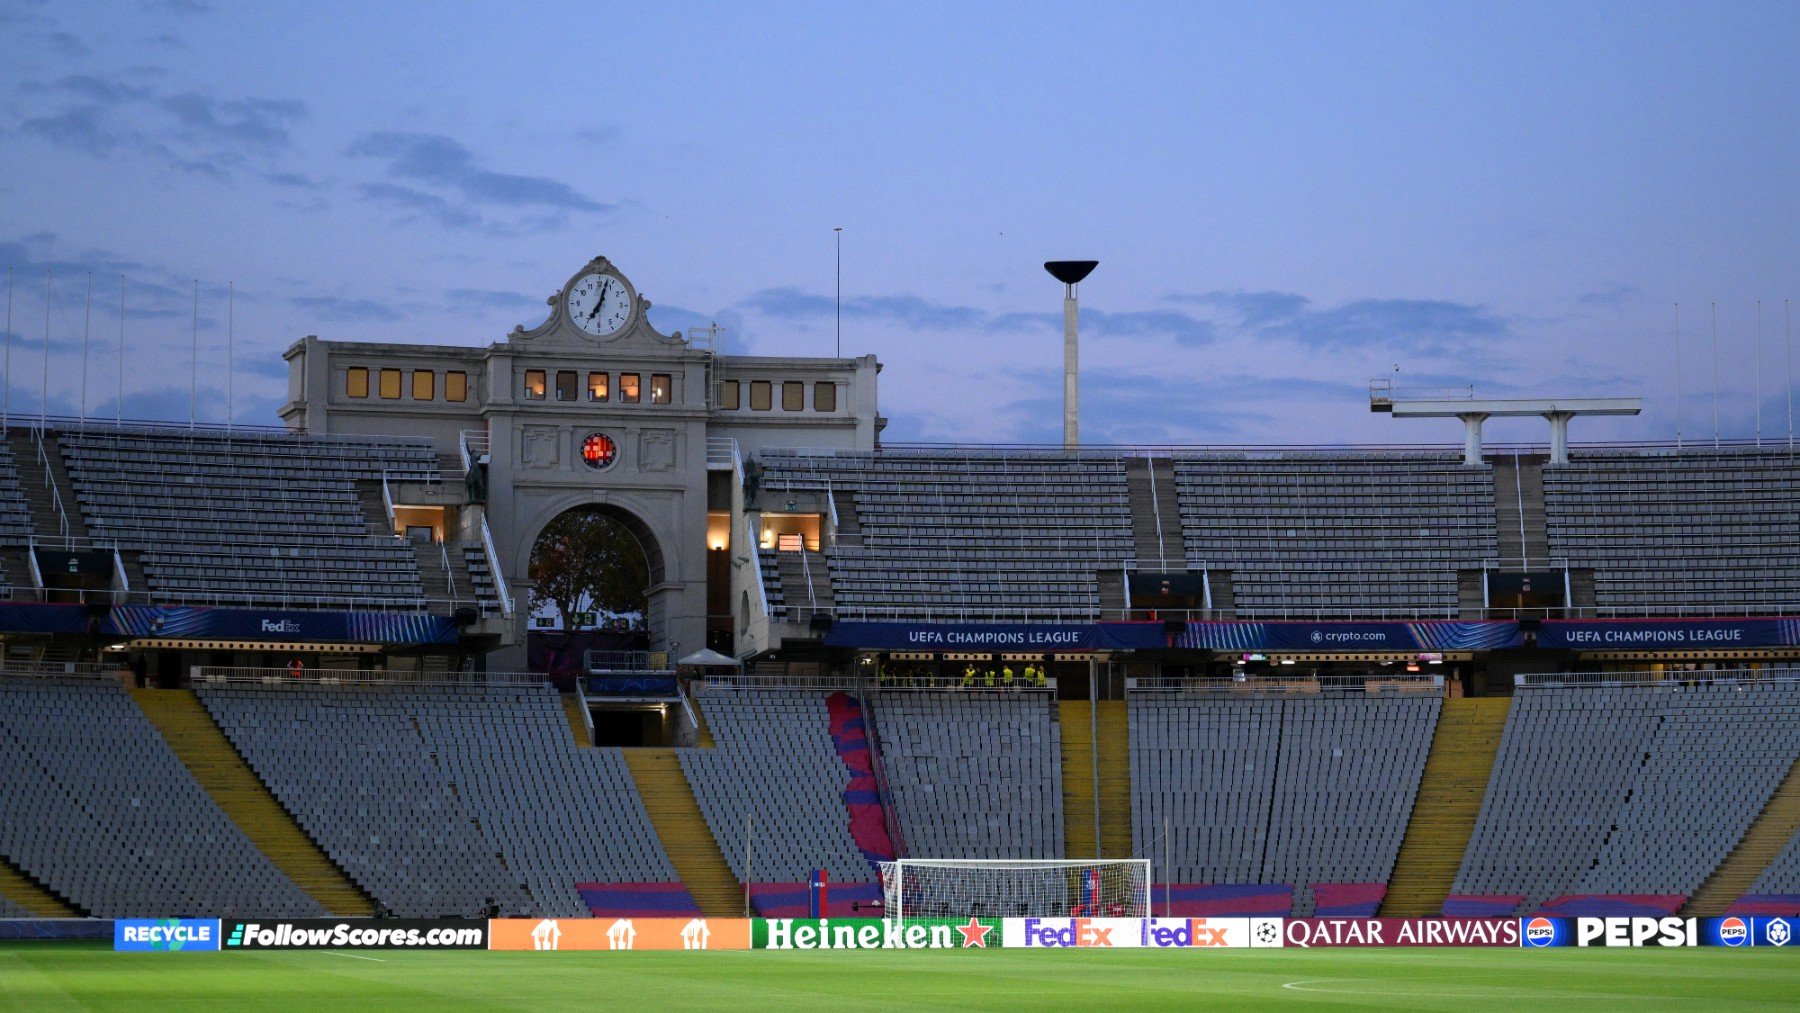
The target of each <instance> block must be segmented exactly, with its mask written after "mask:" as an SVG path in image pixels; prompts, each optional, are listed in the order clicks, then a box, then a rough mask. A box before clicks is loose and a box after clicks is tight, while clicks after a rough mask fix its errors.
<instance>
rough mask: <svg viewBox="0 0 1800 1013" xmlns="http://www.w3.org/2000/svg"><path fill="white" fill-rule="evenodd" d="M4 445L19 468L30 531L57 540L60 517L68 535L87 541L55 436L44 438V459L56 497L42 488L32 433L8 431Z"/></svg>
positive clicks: (79, 508) (42, 479) (60, 524)
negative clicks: (65, 520)
mask: <svg viewBox="0 0 1800 1013" xmlns="http://www.w3.org/2000/svg"><path fill="white" fill-rule="evenodd" d="M6 442H7V445H8V446H9V447H10V448H12V453H13V460H14V461H15V462H16V463H17V464H18V468H19V485H20V486H21V487H23V489H24V490H25V503H26V505H27V506H29V507H30V508H31V529H32V531H34V532H36V533H37V536H38V537H39V538H60V537H62V533H63V531H62V517H63V516H67V517H68V519H69V535H70V536H71V537H74V538H86V537H87V536H88V530H87V523H86V522H85V521H83V520H82V519H81V507H80V506H79V505H78V504H77V503H76V502H75V483H74V482H73V481H71V480H70V479H69V472H68V469H67V468H65V467H63V459H62V447H61V445H60V444H58V443H57V440H56V433H55V432H54V431H51V432H46V433H45V434H44V455H45V457H46V459H47V460H48V461H49V464H50V467H49V474H50V482H51V484H52V485H54V486H55V487H56V496H52V495H51V493H50V486H47V485H45V484H44V472H45V469H44V462H42V461H39V460H38V451H37V444H36V443H34V442H32V439H31V431H30V430H28V429H8V430H7V431H6ZM57 497H60V498H61V501H62V507H63V510H62V513H58V512H57V509H56V505H55V504H56V500H57ZM27 580H29V577H28V578H27Z"/></svg>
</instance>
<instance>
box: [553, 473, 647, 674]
mask: <svg viewBox="0 0 1800 1013" xmlns="http://www.w3.org/2000/svg"><path fill="white" fill-rule="evenodd" d="M528 577H529V580H530V586H531V595H530V602H529V606H530V612H531V616H532V620H531V628H532V630H533V631H534V633H533V634H532V635H533V637H534V638H541V639H542V640H543V642H542V643H540V644H538V645H535V647H534V650H533V652H532V653H533V654H534V655H537V657H538V659H539V663H541V664H542V665H543V666H544V668H545V670H546V671H549V672H551V673H552V674H555V675H573V674H574V671H575V670H576V669H577V668H578V667H579V666H580V664H581V660H582V658H583V657H584V655H585V653H586V652H587V651H591V650H597V651H611V652H633V651H635V652H641V651H646V650H648V649H649V646H650V630H651V601H650V594H651V589H653V588H655V587H657V586H658V585H659V584H660V583H661V582H662V577H663V555H662V548H661V545H660V544H659V543H658V541H657V539H656V536H655V535H654V534H653V533H652V532H651V530H650V527H649V525H647V524H646V523H644V521H643V520H642V519H641V518H640V517H638V516H637V515H636V514H633V513H632V512H630V511H628V510H624V509H621V508H619V507H617V506H613V505H611V504H605V503H595V504H583V505H580V506H576V507H572V508H570V509H567V510H564V511H563V512H561V513H559V514H557V515H556V516H555V517H554V518H552V519H551V520H550V521H549V523H547V524H545V525H544V527H543V529H542V530H541V531H539V532H538V535H537V538H536V539H535V540H533V542H532V546H531V555H530V561H529V563H528ZM546 627H548V628H549V629H552V630H554V631H555V634H554V635H544V634H543V633H542V631H544V630H545V629H546Z"/></svg>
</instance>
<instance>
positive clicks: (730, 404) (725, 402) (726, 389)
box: [719, 380, 743, 411]
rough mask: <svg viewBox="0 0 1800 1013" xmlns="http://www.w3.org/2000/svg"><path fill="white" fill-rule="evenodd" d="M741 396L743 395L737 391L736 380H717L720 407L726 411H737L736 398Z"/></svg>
mask: <svg viewBox="0 0 1800 1013" xmlns="http://www.w3.org/2000/svg"><path fill="white" fill-rule="evenodd" d="M742 396H743V395H742V394H741V393H740V392H739V387H738V382H737V381H736V380H721V381H719V407H720V408H724V409H726V410H727V411H737V409H738V407H739V403H738V398H740V397H742Z"/></svg>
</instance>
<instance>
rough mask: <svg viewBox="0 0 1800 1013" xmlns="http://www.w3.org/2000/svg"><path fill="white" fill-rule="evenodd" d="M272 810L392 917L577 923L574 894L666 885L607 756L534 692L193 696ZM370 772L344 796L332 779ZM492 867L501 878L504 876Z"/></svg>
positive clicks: (639, 811)
mask: <svg viewBox="0 0 1800 1013" xmlns="http://www.w3.org/2000/svg"><path fill="white" fill-rule="evenodd" d="M199 695H200V698H201V701H202V702H203V703H205V704H206V706H207V707H208V708H209V709H210V710H211V711H212V713H213V715H214V717H215V718H216V719H217V720H218V721H219V724H220V725H221V727H223V728H224V729H225V731H226V734H227V735H229V736H230V737H231V738H232V740H233V741H234V742H236V743H237V745H238V748H239V750H240V751H242V752H243V753H244V754H245V756H246V757H247V758H248V759H249V760H250V762H251V765H252V766H253V767H255V768H256V770H257V772H258V774H259V775H260V776H261V777H262V778H263V780H264V781H265V782H266V783H268V784H269V785H270V787H271V789H272V790H274V791H275V793H276V795H277V796H278V797H280V798H281V799H282V801H283V804H284V805H286V806H287V808H288V809H289V810H290V811H291V812H293V813H294V815H295V817H296V818H297V819H298V820H299V821H300V822H301V824H302V825H303V826H305V827H306V828H307V829H308V831H309V832H310V833H311V834H312V835H313V836H314V837H315V838H316V839H318V840H319V841H320V842H321V844H322V845H323V846H324V847H325V848H326V850H327V852H329V853H330V854H331V855H332V857H333V858H334V859H335V860H336V861H337V862H338V864H339V865H340V866H342V867H343V868H344V869H345V871H347V872H349V873H350V875H351V876H352V877H353V878H355V879H356V880H357V881H358V883H359V884H361V885H362V886H363V888H364V889H365V890H367V891H368V892H369V893H370V895H371V896H373V897H375V898H376V899H377V900H379V901H380V902H382V903H383V904H385V905H386V906H387V907H388V908H389V909H390V910H392V911H394V912H395V913H396V914H402V915H407V914H417V915H441V914H458V913H473V912H474V911H477V910H479V909H480V908H482V907H483V906H485V904H486V901H487V899H488V898H490V897H491V898H493V899H495V901H497V902H498V903H499V905H500V906H501V908H502V909H503V910H508V911H518V912H520V913H523V914H543V915H551V916H557V917H574V916H579V915H585V914H587V913H589V907H588V905H587V903H586V902H585V901H584V900H583V898H582V896H581V893H580V890H579V888H578V885H577V884H588V883H601V884H604V883H621V882H668V881H671V880H673V879H674V878H675V875H674V870H673V869H672V868H671V867H670V866H669V863H668V859H667V857H666V856H665V855H664V854H663V853H662V849H661V846H660V844H659V843H658V842H657V840H656V836H655V833H654V831H653V830H651V828H650V823H649V819H648V817H647V816H646V815H645V814H644V809H643V804H642V802H640V801H639V799H638V797H637V794H636V792H635V790H634V789H633V787H632V784H631V781H630V778H629V776H628V775H627V774H626V772H625V769H624V762H623V760H622V759H621V758H620V757H619V755H618V751H617V750H609V749H581V748H578V747H576V746H575V745H574V744H573V743H572V742H571V741H570V738H569V731H568V725H567V723H566V720H565V718H564V716H563V714H562V709H561V704H560V701H559V700H558V698H557V697H556V694H555V693H554V692H553V691H552V690H550V689H549V688H548V687H544V686H511V687H499V686H488V687H465V686H436V687H409V688H398V687H384V688H374V689H361V690H352V689H343V688H321V689H312V688H296V687H282V688H277V689H269V690H264V689H240V688H234V687H228V688H203V689H201V690H200V692H199ZM345 762H360V765H361V768H362V769H364V770H367V771H368V772H369V777H368V778H367V781H366V783H364V784H359V785H358V787H357V790H356V793H355V795H354V796H353V798H343V797H341V795H342V793H341V792H339V791H337V790H336V785H334V783H333V781H332V778H331V776H330V775H331V772H332V771H333V770H334V769H335V768H336V767H337V766H339V765H341V764H343V763H345ZM503 863H504V864H503Z"/></svg>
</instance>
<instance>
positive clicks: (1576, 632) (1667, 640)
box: [1537, 619, 1800, 651]
mask: <svg viewBox="0 0 1800 1013" xmlns="http://www.w3.org/2000/svg"><path fill="white" fill-rule="evenodd" d="M1537 640H1538V646H1539V647H1553V648H1563V649H1568V650H1588V651H1605V650H1612V651H1641V650H1658V649H1660V650H1677V651H1681V650H1690V651H1691V650H1710V649H1714V648H1737V647H1800V619H1546V620H1545V621H1544V622H1543V624H1542V625H1540V626H1539V627H1538V637H1537Z"/></svg>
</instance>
